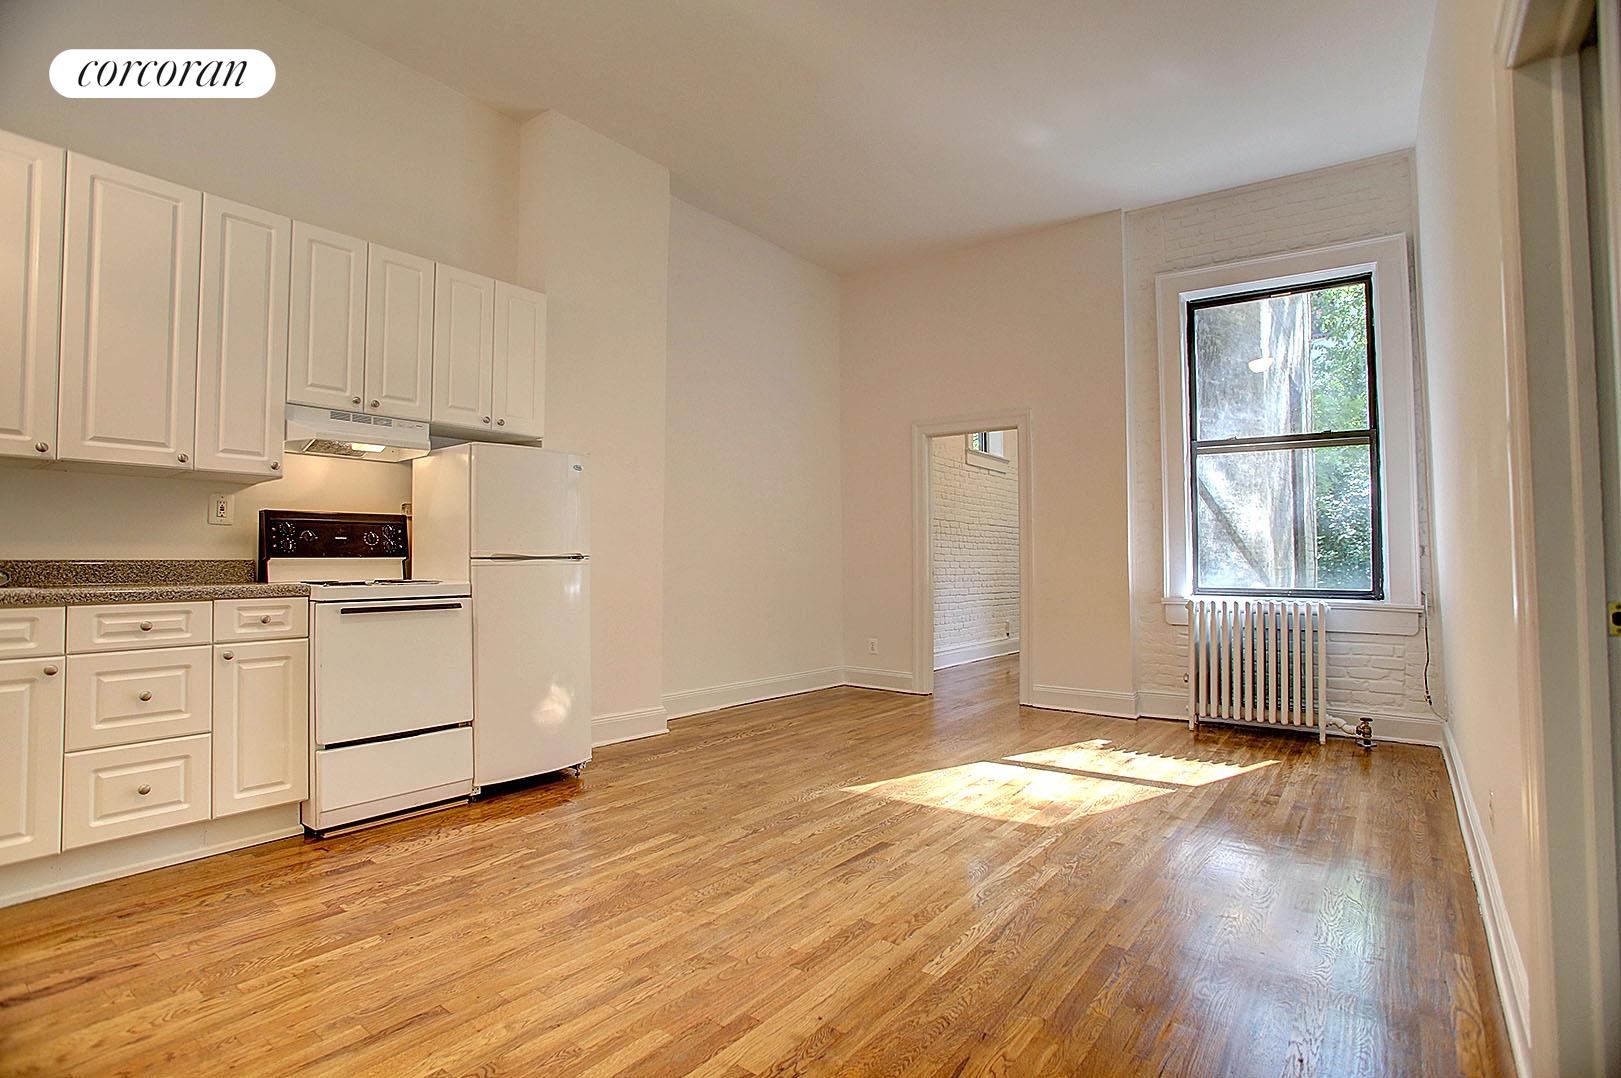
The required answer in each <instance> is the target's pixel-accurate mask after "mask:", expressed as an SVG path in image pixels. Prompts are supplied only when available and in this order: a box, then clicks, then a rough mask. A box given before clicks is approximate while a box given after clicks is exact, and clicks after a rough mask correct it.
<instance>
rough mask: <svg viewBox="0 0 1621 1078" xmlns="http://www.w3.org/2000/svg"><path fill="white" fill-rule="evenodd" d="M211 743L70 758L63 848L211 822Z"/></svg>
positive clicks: (190, 740)
mask: <svg viewBox="0 0 1621 1078" xmlns="http://www.w3.org/2000/svg"><path fill="white" fill-rule="evenodd" d="M208 743H209V737H208V735H207V734H203V735H202V736H200V737H181V738H175V739H173V740H170V741H156V742H152V743H151V744H144V745H124V746H120V747H119V748H115V749H92V750H91V751H89V752H70V753H68V754H67V756H66V757H65V759H64V766H63V776H62V777H63V782H62V848H63V849H64V850H71V849H74V848H76V847H79V846H89V845H92V844H94V843H97V842H106V841H108V840H109V839H115V838H128V837H129V836H130V835H140V834H145V833H146V832H148V831H160V830H162V829H164V828H166V827H178V826H179V825H180V824H184V823H196V822H197V821H198V820H206V819H208V799H209V785H208V761H209V752H208Z"/></svg>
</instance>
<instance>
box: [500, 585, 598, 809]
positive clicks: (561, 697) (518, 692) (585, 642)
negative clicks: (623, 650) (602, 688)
mask: <svg viewBox="0 0 1621 1078" xmlns="http://www.w3.org/2000/svg"><path fill="white" fill-rule="evenodd" d="M589 564H590V563H589V562H581V561H563V560H554V561H497V562H474V563H473V601H474V610H475V611H476V614H475V618H474V623H473V646H474V665H475V667H476V669H477V671H478V674H477V681H476V682H475V683H474V688H473V709H474V721H473V781H474V783H475V784H476V785H479V786H487V785H490V784H492V783H497V782H506V781H508V780H510V779H517V778H524V777H526V776H529V775H544V774H546V773H547V772H550V771H557V770H559V769H561V768H565V767H572V766H573V765H575V764H578V763H583V762H584V761H586V760H589V759H590V758H591V596H590V587H589V583H590V570H589V568H588V566H589Z"/></svg>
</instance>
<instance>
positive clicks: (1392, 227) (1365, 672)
mask: <svg viewBox="0 0 1621 1078" xmlns="http://www.w3.org/2000/svg"><path fill="white" fill-rule="evenodd" d="M1415 216H1416V215H1415V210H1414V202H1413V181H1412V161H1411V158H1410V157H1409V155H1408V154H1406V153H1398V154H1388V155H1385V156H1382V157H1375V158H1371V159H1369V160H1366V161H1358V162H1353V163H1351V164H1347V165H1339V166H1336V167H1334V168H1328V169H1322V170H1319V171H1316V172H1309V173H1304V174H1302V175H1298V176H1286V177H1283V178H1281V179H1277V180H1269V181H1267V182H1265V183H1258V184H1252V185H1249V186H1247V187H1241V188H1237V189H1234V190H1229V191H1218V192H1214V193H1212V194H1208V195H1201V196H1199V197H1197V198H1192V199H1187V200H1185V201H1181V202H1173V203H1169V204H1167V205H1163V206H1153V207H1150V208H1147V209H1143V210H1135V211H1133V212H1131V213H1128V214H1126V249H1127V259H1126V262H1127V284H1128V287H1129V289H1130V292H1129V304H1130V306H1129V310H1128V312H1127V317H1128V322H1127V327H1128V328H1127V337H1128V355H1129V362H1130V368H1131V369H1130V405H1129V407H1130V412H1131V504H1130V512H1131V523H1132V528H1131V530H1132V609H1133V613H1134V616H1135V624H1136V633H1137V643H1136V685H1137V691H1138V693H1139V695H1140V697H1141V702H1142V704H1143V708H1144V710H1145V711H1148V712H1150V713H1154V714H1162V715H1166V714H1169V715H1180V714H1182V713H1183V703H1182V702H1183V701H1184V700H1185V699H1186V694H1187V689H1186V684H1185V682H1184V672H1185V671H1186V669H1187V630H1186V628H1185V627H1183V626H1177V625H1171V624H1168V623H1167V622H1166V620H1165V613H1164V610H1163V607H1162V603H1161V599H1162V598H1163V593H1164V580H1165V574H1164V566H1165V560H1164V546H1163V537H1164V532H1163V528H1164V512H1163V502H1162V487H1163V484H1162V482H1161V477H1162V475H1163V471H1162V468H1163V463H1162V461H1161V448H1160V415H1161V412H1160V369H1159V346H1158V332H1157V323H1156V315H1155V288H1154V278H1155V276H1156V275H1158V274H1161V273H1167V272H1173V271H1176V270H1184V269H1194V268H1198V267H1203V266H1212V265H1218V264H1221V263H1224V262H1235V261H1238V260H1241V259H1246V258H1255V257H1260V256H1264V255H1273V254H1282V253H1285V252H1288V251H1298V250H1304V249H1307V248H1312V247H1325V246H1329V245H1331V244H1336V243H1347V242H1351V241H1354V240H1363V239H1371V238H1373V237H1377V236H1389V235H1396V234H1404V235H1411V234H1412V232H1413V231H1414V228H1415ZM1414 384H1415V385H1416V386H1420V387H1422V380H1421V379H1419V378H1416V377H1415V379H1414ZM1419 393H1420V396H1422V389H1420V391H1419ZM1415 410H1416V411H1418V412H1419V413H1420V414H1422V401H1421V400H1420V401H1418V402H1416V407H1415ZM1419 442H1420V445H1421V446H1422V438H1420V439H1419ZM1419 472H1420V474H1421V475H1422V474H1423V462H1422V461H1421V462H1420V469H1419ZM1427 512H1428V499H1427V497H1426V494H1425V491H1424V484H1423V483H1422V482H1421V483H1420V494H1419V532H1420V535H1421V537H1422V536H1424V535H1426V534H1427ZM1429 576H1430V566H1429V559H1428V557H1427V556H1421V558H1420V583H1421V586H1423V587H1424V588H1425V590H1426V591H1428V590H1429V587H1428V585H1429ZM1431 635H1432V637H1433V636H1434V635H1436V634H1434V633H1432V634H1431ZM1427 657H1428V658H1429V659H1430V662H1429V669H1428V678H1429V686H1430V690H1431V693H1432V695H1433V696H1434V698H1435V699H1436V700H1437V701H1439V700H1440V699H1441V694H1440V686H1441V670H1442V668H1443V666H1444V664H1443V663H1441V662H1439V661H1438V660H1437V656H1436V655H1434V654H1433V653H1432V652H1430V651H1429V650H1428V649H1427V645H1426V642H1425V639H1424V636H1423V634H1422V633H1418V634H1415V635H1411V636H1395V635H1392V636H1377V635H1371V634H1370V635H1357V636H1340V635H1333V636H1331V637H1330V642H1329V679H1330V681H1329V696H1330V700H1331V702H1332V703H1334V704H1335V705H1336V706H1338V707H1340V708H1342V709H1346V710H1348V711H1350V712H1351V713H1353V714H1373V715H1376V716H1418V717H1419V718H1421V719H1431V718H1433V716H1434V712H1433V711H1432V708H1431V705H1430V704H1429V702H1428V701H1427V700H1426V698H1425V677H1426V666H1425V664H1426V658H1427ZM1376 732H1377V726H1376Z"/></svg>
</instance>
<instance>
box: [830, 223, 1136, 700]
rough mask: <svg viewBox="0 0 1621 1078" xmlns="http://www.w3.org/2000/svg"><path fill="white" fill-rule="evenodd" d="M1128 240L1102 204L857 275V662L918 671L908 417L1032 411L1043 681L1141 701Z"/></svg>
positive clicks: (850, 613)
mask: <svg viewBox="0 0 1621 1078" xmlns="http://www.w3.org/2000/svg"><path fill="white" fill-rule="evenodd" d="M1121 239H1122V236H1121V219H1120V215H1119V214H1103V215H1100V216H1097V217H1089V218H1086V219H1083V220H1080V221H1075V222H1072V223H1068V224H1063V225H1058V226H1055V227H1052V228H1046V229H1042V230H1040V231H1037V232H1031V233H1027V234H1024V235H1020V236H1014V237H1010V238H1008V239H1003V240H998V241H995V242H991V243H985V244H980V245H976V246H972V247H968V248H963V249H959V250H955V251H950V252H946V253H944V254H938V255H933V256H929V257H925V258H920V259H917V260H914V261H910V262H907V263H904V264H902V265H898V266H892V267H884V268H878V269H873V270H868V271H864V272H861V273H857V274H854V275H852V276H850V277H847V278H846V279H845V281H844V292H843V296H844V300H843V310H842V315H841V317H842V332H841V341H842V347H841V356H840V363H841V369H842V371H843V385H842V387H841V391H840V396H841V399H842V401H843V416H842V419H841V427H842V431H843V437H842V442H843V447H844V562H845V580H844V588H845V619H844V634H845V654H846V655H847V656H849V661H850V662H852V663H858V662H859V663H860V664H862V665H863V666H866V667H870V668H873V669H878V670H886V671H890V672H892V673H895V674H897V675H900V676H904V677H905V678H906V679H907V683H909V682H910V676H911V666H912V662H913V643H912V610H913V603H912V598H913V597H912V565H913V550H912V472H911V468H912V455H911V454H912V449H911V444H912V443H911V437H912V434H911V431H912V424H913V423H914V422H917V421H932V420H936V419H945V418H950V417H955V416H961V415H966V414H969V413H975V412H980V413H983V412H987V411H994V410H1006V409H1019V408H1029V409H1030V410H1031V416H1032V425H1033V430H1034V435H1033V437H1034V444H1035V449H1034V451H1033V453H1032V455H1031V457H1030V458H1029V459H1027V460H1026V461H1025V462H1024V466H1025V467H1026V468H1027V469H1029V470H1030V473H1031V474H1033V476H1034V486H1033V490H1032V495H1033V497H1034V502H1035V525H1034V534H1033V535H1032V537H1031V538H1032V541H1033V545H1034V553H1035V563H1036V580H1035V582H1034V583H1033V585H1031V586H1027V587H1026V588H1025V595H1026V601H1027V602H1028V603H1029V604H1030V615H1031V617H1032V621H1033V628H1032V634H1033V636H1034V649H1032V647H1031V642H1030V641H1024V645H1025V647H1026V650H1025V653H1024V656H1025V661H1026V662H1027V663H1029V664H1032V667H1033V668H1032V671H1031V672H1032V674H1033V678H1034V684H1035V685H1036V686H1037V687H1038V689H1039V687H1041V686H1048V687H1052V688H1054V689H1056V690H1058V693H1057V695H1058V696H1059V697H1062V698H1063V699H1065V700H1067V701H1069V702H1071V703H1077V706H1079V702H1081V701H1084V702H1085V706H1091V707H1094V708H1097V709H1101V710H1117V711H1129V710H1132V709H1133V700H1132V696H1131V690H1132V660H1131V611H1130V596H1129V594H1128V588H1127V543H1126V514H1125V511H1124V508H1125V505H1126V501H1127V495H1126V431H1125V421H1126V413H1125V408H1124V406H1123V404H1124V401H1125V384H1124V383H1125V355H1124V351H1125V344H1124V331H1123V326H1122V319H1121V312H1122V310H1123V308H1124V299H1123V294H1122V277H1121V254H1122V251H1121ZM1111 507H1112V508H1111ZM869 637H876V638H877V639H878V654H877V655H869V654H868V653H867V648H866V641H867V639H868V638H869ZM890 680H891V681H895V680H896V679H894V678H892V679H890ZM1039 695H1040V693H1039V692H1038V696H1039Z"/></svg>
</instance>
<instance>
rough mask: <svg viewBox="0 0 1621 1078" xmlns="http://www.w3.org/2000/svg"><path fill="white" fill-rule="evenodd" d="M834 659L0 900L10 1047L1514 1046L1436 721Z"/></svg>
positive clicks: (459, 1060) (1487, 1057)
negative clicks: (410, 793)
mask: <svg viewBox="0 0 1621 1078" xmlns="http://www.w3.org/2000/svg"><path fill="white" fill-rule="evenodd" d="M1015 662H1016V660H1015V659H1014V658H1007V659H999V660H990V661H987V662H982V663H975V664H973V665H970V666H963V667H958V668H956V669H953V670H947V671H941V672H940V674H939V675H938V677H937V695H936V696H935V697H934V698H932V699H929V698H922V697H908V696H900V695H894V694H887V693H882V692H874V691H869V690H863V689H849V688H845V689H831V690H827V691H825V692H819V693H811V694H807V695H804V696H798V697H792V698H789V699H785V700H779V701H772V702H768V703H764V704H756V705H751V706H748V707H743V708H735V709H732V710H730V711H725V712H717V713H714V714H712V715H709V716H702V717H697V718H692V719H684V720H681V721H680V722H678V723H676V724H675V726H674V729H673V731H672V732H671V733H670V734H669V735H667V736H665V737H661V738H654V739H651V740H647V741H641V742H634V743H631V744H626V745H617V746H612V747H609V748H605V749H601V750H598V753H597V758H596V762H595V763H594V764H593V765H592V768H591V770H589V771H588V772H587V774H586V777H585V778H584V779H583V780H578V781H577V780H573V779H564V780H557V781H553V782H550V783H547V784H545V785H540V786H535V787H531V788H528V789H525V790H521V791H516V792H510V793H507V794H504V795H501V796H497V797H492V798H489V799H487V800H484V801H482V802H480V803H477V804H475V805H473V806H470V807H468V808H464V809H453V810H450V811H447V812H442V813H439V814H436V815H432V816H427V817H422V818H418V819H414V820H409V821H404V822H401V823H397V824H393V825H390V826H388V827H385V828H380V829H376V830H372V831H369V832H363V833H360V834H355V835H350V836H348V837H344V838H338V839H330V840H326V841H319V842H317V841H305V840H301V839H288V840H285V841H282V842H277V843H273V844H270V845H266V846H260V847H256V848H254V849H251V850H244V851H241V852H238V853H234V854H226V855H223V856H220V857H216V858H213V859H210V860H207V861H199V862H194V863H192V864H189V865H182V866H176V867H174V868H168V869H162V870H159V871H155V872H150V873H147V874H146V875H143V876H138V877H132V878H129V879H124V880H119V881H115V882H113V883H108V884H102V885H100V886H97V887H92V888H87V889H84V890H80V891H77V892H72V893H69V894H65V895H58V896H55V897H53V898H47V899H42V900H39V901H36V902H32V903H29V904H27V905H23V906H19V907H15V908H12V909H8V910H0V1070H4V1071H5V1072H7V1073H21V1074H34V1073H38V1074H52V1075H54V1074H64V1073H74V1074H108V1073H140V1074H146V1075H152V1074H187V1075H195V1074H211V1073H223V1072H225V1071H229V1070H235V1071H236V1072H238V1073H243V1074H285V1073H293V1072H303V1073H316V1074H345V1075H348V1074H386V1075H441V1074H443V1075H460V1074H469V1073H474V1074H481V1075H496V1074H542V1073H544V1074H603V1075H611V1074H685V1073H695V1074H708V1075H754V1074H765V1073H771V1074H790V1073H824V1074H832V1073H837V1074H934V1073H938V1074H970V1073H972V1074H979V1073H1001V1074H1108V1075H1125V1074H1176V1075H1229V1074H1231V1075H1251V1074H1253V1075H1268V1076H1276V1075H1295V1074H1324V1075H1352V1074H1368V1075H1393V1074H1412V1075H1446V1074H1454V1073H1463V1074H1497V1073H1500V1072H1507V1071H1508V1070H1509V1064H1508V1062H1507V1060H1508V1054H1507V1049H1506V1045H1505V1042H1504V1038H1503V1032H1502V1022H1501V1019H1500V1017H1499V1009H1498V1003H1497V997H1496V993H1495V989H1494V987H1493V983H1492V978H1491V972H1490V969H1491V967H1490V964H1489V961H1488V958H1487V954H1486V945H1485V938H1484V934H1483V931H1482V927H1481V921H1480V916H1479V912H1478V910H1477V907H1476V904H1475V898H1474V893H1473V889H1472V885H1471V882H1470V877H1469V870H1468V866H1467V863H1466V861H1465V856H1464V851H1463V844H1462V838H1461V836H1460V833H1459V829H1458V822H1457V817H1456V814H1455V812H1454V809H1453V803H1452V797H1451V795H1450V793H1449V791H1448V787H1447V782H1446V776H1445V773H1444V770H1443V767H1442V762H1441V756H1440V753H1439V752H1437V751H1436V750H1434V749H1427V748H1415V747H1407V746H1399V745H1381V746H1380V747H1379V748H1377V749H1376V750H1374V751H1373V752H1372V753H1371V754H1365V753H1363V752H1362V751H1361V750H1359V749H1357V748H1355V747H1354V746H1352V745H1350V744H1349V743H1346V742H1343V741H1338V742H1331V743H1330V744H1329V745H1327V746H1326V747H1319V746H1318V745H1317V743H1316V740H1315V739H1309V740H1308V739H1305V738H1301V737H1298V736H1289V735H1276V734H1274V735H1258V734H1250V733H1245V732H1237V731H1232V730H1226V729H1219V728H1214V727H1207V728H1205V729H1203V730H1201V732H1200V733H1199V734H1198V735H1197V736H1195V735H1191V734H1189V732H1188V731H1187V729H1186V727H1185V726H1182V725H1179V724H1176V723H1169V722H1158V721H1154V720H1144V721H1140V722H1130V721H1125V720H1116V719H1101V718H1090V717H1082V716H1076V715H1069V714H1064V713H1060V712H1051V711H1038V710H1033V709H1028V708H1024V709H1021V708H1019V707H1018V706H1017V705H1016V703H1015V701H1016V699H1017V689H1016V685H1017V670H1016V666H1015V665H1014V664H1015Z"/></svg>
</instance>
